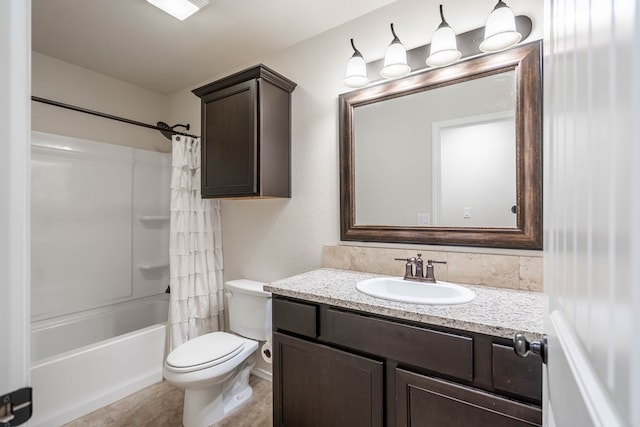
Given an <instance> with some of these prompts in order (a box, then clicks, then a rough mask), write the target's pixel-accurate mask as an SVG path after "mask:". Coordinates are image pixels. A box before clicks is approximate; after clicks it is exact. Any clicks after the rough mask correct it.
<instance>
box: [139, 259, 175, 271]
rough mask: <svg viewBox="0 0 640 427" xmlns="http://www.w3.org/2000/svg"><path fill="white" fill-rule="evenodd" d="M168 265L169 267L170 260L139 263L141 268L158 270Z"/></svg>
mask: <svg viewBox="0 0 640 427" xmlns="http://www.w3.org/2000/svg"><path fill="white" fill-rule="evenodd" d="M166 267H169V261H148V262H141V263H140V264H138V269H140V270H157V269H159V268H166Z"/></svg>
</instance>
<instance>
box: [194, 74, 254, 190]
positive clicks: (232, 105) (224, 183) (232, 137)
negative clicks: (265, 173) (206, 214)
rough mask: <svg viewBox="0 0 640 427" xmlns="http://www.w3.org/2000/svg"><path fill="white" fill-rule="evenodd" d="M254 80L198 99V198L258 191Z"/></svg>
mask: <svg viewBox="0 0 640 427" xmlns="http://www.w3.org/2000/svg"><path fill="white" fill-rule="evenodd" d="M257 85H258V83H257V81H256V80H255V79H254V80H249V81H246V82H242V83H239V84H236V85H234V86H231V87H228V88H225V89H221V90H219V91H217V92H213V93H211V94H209V95H207V96H205V97H203V98H202V122H203V126H202V129H203V134H202V197H229V196H230V197H233V196H251V195H257V194H258V192H259V185H260V183H259V182H258V179H259V174H258V173H257V169H256V168H257V165H258V160H259V159H258V137H257V132H258V125H257V108H258V107H257V106H258V102H257V96H258V88H257Z"/></svg>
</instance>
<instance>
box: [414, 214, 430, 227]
mask: <svg viewBox="0 0 640 427" xmlns="http://www.w3.org/2000/svg"><path fill="white" fill-rule="evenodd" d="M417 215H418V225H429V224H431V214H428V213H419V214H417Z"/></svg>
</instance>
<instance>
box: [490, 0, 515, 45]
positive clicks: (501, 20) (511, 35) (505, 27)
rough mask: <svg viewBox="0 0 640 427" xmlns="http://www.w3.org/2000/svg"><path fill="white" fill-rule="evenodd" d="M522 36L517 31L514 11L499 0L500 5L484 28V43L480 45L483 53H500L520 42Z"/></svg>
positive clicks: (492, 12)
mask: <svg viewBox="0 0 640 427" xmlns="http://www.w3.org/2000/svg"><path fill="white" fill-rule="evenodd" d="M521 38H522V35H521V34H520V33H519V32H517V31H516V19H515V17H514V16H513V11H512V10H511V9H510V8H509V6H507V5H506V4H505V2H503V1H502V0H498V4H496V7H494V8H493V11H491V14H490V15H489V18H488V19H487V25H486V26H485V28H484V41H483V42H482V43H480V50H481V51H483V52H498V51H501V50H505V49H508V48H510V47H511V46H513V45H515V44H516V43H518V42H519V41H520V39H521Z"/></svg>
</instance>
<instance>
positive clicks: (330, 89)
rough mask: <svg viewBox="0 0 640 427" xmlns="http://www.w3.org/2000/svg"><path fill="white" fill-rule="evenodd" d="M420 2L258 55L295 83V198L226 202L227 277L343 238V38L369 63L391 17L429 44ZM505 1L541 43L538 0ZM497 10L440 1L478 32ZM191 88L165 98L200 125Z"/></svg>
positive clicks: (311, 255) (279, 272)
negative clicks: (340, 103) (526, 18)
mask: <svg viewBox="0 0 640 427" xmlns="http://www.w3.org/2000/svg"><path fill="white" fill-rule="evenodd" d="M425 3H426V2H423V1H420V0H400V1H397V2H395V3H393V4H391V5H389V6H386V7H384V8H381V9H379V10H376V11H375V12H373V13H370V14H368V15H365V16H363V17H360V18H358V19H356V20H354V21H351V22H348V23H346V24H344V25H342V26H339V27H337V28H335V29H333V30H330V31H328V32H325V33H323V34H320V35H319V36H317V37H314V38H311V39H309V40H306V41H304V42H302V43H299V44H297V45H295V46H292V47H290V48H288V49H285V50H283V51H281V52H279V53H278V54H276V55H273V56H269V57H266V58H262V62H263V63H264V64H265V65H267V66H269V67H271V68H273V69H275V70H276V71H278V72H280V73H282V74H283V75H285V76H286V77H288V78H290V79H292V80H293V81H295V82H296V83H298V87H297V88H296V89H295V91H294V92H293V98H292V100H293V124H292V147H291V150H292V189H293V191H292V198H291V199H289V200H247V201H224V202H223V204H222V215H223V218H222V228H223V245H224V257H225V259H224V266H225V279H227V280H228V279H234V278H239V277H247V278H251V279H256V280H263V281H271V280H275V279H279V278H283V277H287V276H290V275H293V274H297V273H301V272H304V271H308V270H311V269H314V268H318V267H320V266H321V262H322V260H321V258H322V247H323V245H325V244H335V243H337V242H338V241H339V240H340V224H339V209H340V207H339V175H338V171H339V169H338V101H337V96H338V94H340V93H342V92H346V91H347V88H346V87H345V86H343V84H342V79H343V78H344V71H345V66H346V63H347V60H348V59H349V57H350V56H351V53H352V51H351V47H350V45H349V39H350V38H351V37H353V38H355V40H356V43H357V46H358V48H359V49H360V50H361V51H362V53H363V55H364V56H365V58H366V59H367V60H375V59H379V58H381V57H383V56H384V50H385V48H386V46H387V45H388V44H389V42H390V41H391V34H390V31H389V23H390V22H393V23H394V24H395V28H396V32H397V33H398V35H399V37H400V39H401V40H402V42H403V43H404V44H405V45H406V47H407V48H411V47H415V46H419V45H423V44H425V43H428V42H429V41H430V37H431V35H432V34H433V31H435V29H436V27H437V26H438V24H439V23H440V18H439V16H438V12H437V10H435V9H434V10H431V8H427V5H426V4H425ZM509 5H510V6H511V7H512V8H513V9H514V11H515V12H516V14H526V15H528V16H530V17H531V18H532V19H533V21H534V28H533V33H532V35H531V36H530V39H529V40H538V39H541V38H542V19H543V10H542V9H543V2H538V1H534V2H532V1H527V0H512V1H510V2H509ZM494 6H495V1H494V0H481V1H473V2H462V1H457V2H455V3H453V2H452V3H450V4H447V5H445V7H446V16H447V21H448V22H449V23H450V24H451V25H452V26H454V27H455V29H456V31H457V32H464V31H467V30H469V29H472V28H477V27H480V26H483V25H484V24H485V20H486V17H487V16H488V14H489V12H490V11H491V10H492V8H493V7H494ZM252 65H255V64H254V63H252V64H246V67H249V66H252ZM242 68H245V67H242ZM233 71H237V69H234V70H229V73H231V72H233ZM227 74H228V73H227ZM219 77H222V76H211V78H210V79H208V80H206V81H203V82H201V83H202V84H205V83H209V82H211V81H213V80H215V79H216V78H219ZM194 87H197V85H196V86H194ZM190 89H193V88H189V89H188V90H184V91H181V92H178V93H176V94H174V95H172V96H171V97H170V118H171V120H173V121H176V120H188V121H189V122H190V123H191V124H192V125H193V126H194V129H198V128H199V126H200V107H199V100H198V98H197V97H195V95H193V94H191V92H190ZM185 117H186V119H185ZM195 132H197V131H195Z"/></svg>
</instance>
